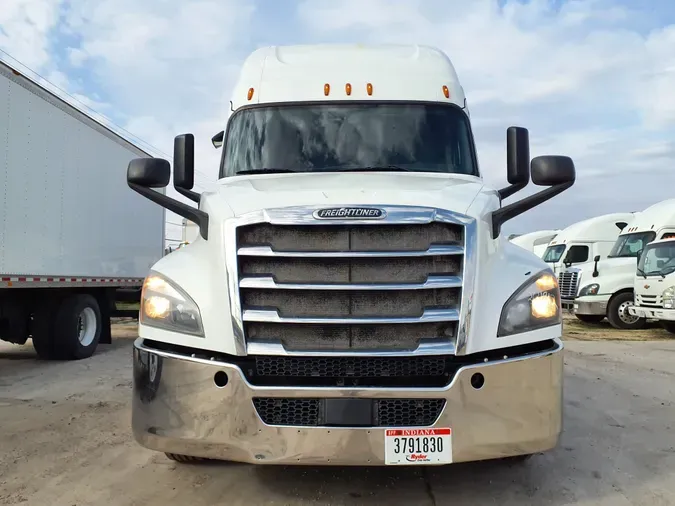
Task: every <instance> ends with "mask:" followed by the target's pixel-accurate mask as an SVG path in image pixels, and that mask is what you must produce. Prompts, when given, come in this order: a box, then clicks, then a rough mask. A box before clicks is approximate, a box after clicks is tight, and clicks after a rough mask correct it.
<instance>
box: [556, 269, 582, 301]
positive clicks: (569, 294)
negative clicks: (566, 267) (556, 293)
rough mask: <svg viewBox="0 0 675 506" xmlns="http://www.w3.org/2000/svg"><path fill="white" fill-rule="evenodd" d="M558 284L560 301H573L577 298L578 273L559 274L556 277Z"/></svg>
mask: <svg viewBox="0 0 675 506" xmlns="http://www.w3.org/2000/svg"><path fill="white" fill-rule="evenodd" d="M558 284H559V285H560V298H561V299H574V298H576V296H577V288H578V286H579V273H578V272H568V271H566V272H561V273H560V274H559V275H558Z"/></svg>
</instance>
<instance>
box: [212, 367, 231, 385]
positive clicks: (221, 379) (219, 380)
mask: <svg viewBox="0 0 675 506" xmlns="http://www.w3.org/2000/svg"><path fill="white" fill-rule="evenodd" d="M228 381H229V379H228V377H227V374H226V373H224V372H223V371H218V372H217V373H216V374H214V376H213V382H214V383H215V384H216V386H217V387H218V388H223V387H224V386H225V385H227V382H228Z"/></svg>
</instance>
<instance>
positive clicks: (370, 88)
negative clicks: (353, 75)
mask: <svg viewBox="0 0 675 506" xmlns="http://www.w3.org/2000/svg"><path fill="white" fill-rule="evenodd" d="M366 92H367V93H368V95H372V94H373V85H372V84H371V83H368V84H366Z"/></svg>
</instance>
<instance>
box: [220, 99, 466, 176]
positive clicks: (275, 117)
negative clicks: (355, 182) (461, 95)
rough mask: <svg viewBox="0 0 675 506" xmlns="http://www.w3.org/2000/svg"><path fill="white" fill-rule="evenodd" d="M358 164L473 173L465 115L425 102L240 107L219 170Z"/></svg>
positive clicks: (327, 168)
mask: <svg viewBox="0 0 675 506" xmlns="http://www.w3.org/2000/svg"><path fill="white" fill-rule="evenodd" d="M359 169H365V170H377V169H382V170H409V171H414V172H441V173H451V174H470V175H478V169H477V166H476V163H475V153H474V146H473V139H472V137H471V131H470V127H469V121H468V118H467V116H466V114H465V113H464V112H463V111H462V110H461V109H460V108H459V107H457V106H454V105H445V104H426V103H425V104H421V103H419V104H414V103H413V104H411V103H377V102H368V103H341V104H336V103H330V104H329V103H323V104H297V105H295V104H294V105H275V106H269V107H268V106H265V107H253V108H248V109H242V110H240V111H238V112H236V113H234V114H233V115H232V117H231V118H230V122H229V125H228V129H227V134H226V139H225V145H224V150H223V159H222V164H221V170H220V177H228V176H234V175H236V174H237V173H251V172H255V173H260V172H263V173H264V172H268V171H269V172H296V171H297V172H323V171H347V170H359Z"/></svg>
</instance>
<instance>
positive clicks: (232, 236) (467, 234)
mask: <svg viewBox="0 0 675 506" xmlns="http://www.w3.org/2000/svg"><path fill="white" fill-rule="evenodd" d="M345 205H346V206H349V205H348V204H345ZM324 207H325V205H312V206H296V207H283V208H275V209H264V210H258V211H253V212H251V213H247V214H244V215H242V216H239V217H236V218H231V219H228V220H225V222H224V223H223V231H222V233H223V238H224V244H225V247H224V250H225V251H224V261H225V266H226V271H227V285H228V294H229V298H230V319H231V322H232V331H233V334H234V340H235V350H236V353H237V355H246V354H247V348H246V341H245V338H244V322H243V315H242V310H241V301H240V299H239V272H238V271H239V269H238V255H237V241H236V237H237V236H236V234H237V228H238V227H241V226H245V225H251V224H254V223H270V224H272V225H317V226H319V225H321V226H326V225H327V224H329V225H333V224H336V225H359V224H361V225H373V220H330V222H327V221H326V220H317V219H314V216H313V213H314V211H316V210H318V209H322V208H324ZM334 207H341V206H339V205H335V206H334ZM374 207H378V208H381V209H384V210H385V212H386V213H387V216H386V218H385V219H384V220H378V221H377V223H382V224H428V223H432V222H434V221H437V222H440V223H451V224H456V225H462V226H464V262H463V269H462V270H463V273H462V280H463V285H462V299H461V300H462V302H461V308H460V313H459V321H460V325H459V328H458V335H457V351H456V353H457V354H458V355H463V354H465V353H466V340H467V332H468V329H469V324H470V318H471V304H472V297H473V291H474V273H475V267H476V265H477V263H476V262H477V260H478V259H477V252H476V239H477V237H476V234H477V223H476V220H475V219H474V218H471V217H469V216H466V215H463V214H460V213H456V212H453V211H448V210H445V209H437V208H432V207H421V206H397V205H377V206H374Z"/></svg>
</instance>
